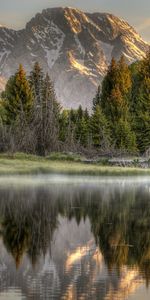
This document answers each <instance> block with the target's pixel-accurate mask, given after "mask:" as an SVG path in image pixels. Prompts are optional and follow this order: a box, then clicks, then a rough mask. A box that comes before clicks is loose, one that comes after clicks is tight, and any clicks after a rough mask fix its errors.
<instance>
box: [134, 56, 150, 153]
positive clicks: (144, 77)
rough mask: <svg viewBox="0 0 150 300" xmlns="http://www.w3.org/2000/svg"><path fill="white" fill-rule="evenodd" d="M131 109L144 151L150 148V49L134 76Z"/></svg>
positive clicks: (140, 146) (138, 140) (139, 145)
mask: <svg viewBox="0 0 150 300" xmlns="http://www.w3.org/2000/svg"><path fill="white" fill-rule="evenodd" d="M131 109H132V114H133V116H134V129H135V132H136V136H137V142H138V147H139V149H140V151H141V152H142V153H143V152H145V151H146V150H148V149H149V148H150V51H149V52H148V53H147V56H146V57H145V59H143V61H142V62H140V63H139V64H138V68H137V73H136V75H135V76H134V77H133V89H132V107H131Z"/></svg>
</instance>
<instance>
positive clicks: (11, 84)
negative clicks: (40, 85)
mask: <svg viewBox="0 0 150 300" xmlns="http://www.w3.org/2000/svg"><path fill="white" fill-rule="evenodd" d="M2 99H3V103H4V108H5V110H6V113H7V121H8V123H11V122H14V121H15V120H16V119H17V118H20V117H21V118H24V119H26V120H28V119H29V117H30V113H31V108H32V106H33V93H32V89H31V87H30V84H29V81H28V79H27V76H26V72H25V70H24V68H23V66H22V65H20V66H19V69H18V71H17V72H16V74H15V75H14V76H12V77H11V78H10V79H9V80H8V82H7V84H6V88H5V91H4V92H3V93H2Z"/></svg>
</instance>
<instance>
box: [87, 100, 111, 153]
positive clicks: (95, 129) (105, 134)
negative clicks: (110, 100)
mask: <svg viewBox="0 0 150 300" xmlns="http://www.w3.org/2000/svg"><path fill="white" fill-rule="evenodd" d="M90 127H91V134H92V140H93V145H94V146H95V147H101V148H102V149H103V150H106V148H107V150H108V148H109V146H110V130H109V124H108V121H107V119H106V117H105V115H104V114H103V112H102V109H101V107H100V106H99V105H97V106H96V107H95V110H94V112H93V114H92V116H91V126H90Z"/></svg>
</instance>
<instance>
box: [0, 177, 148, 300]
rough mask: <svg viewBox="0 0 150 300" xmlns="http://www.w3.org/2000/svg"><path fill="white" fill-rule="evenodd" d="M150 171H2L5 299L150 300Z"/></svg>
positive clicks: (0, 286)
mask: <svg viewBox="0 0 150 300" xmlns="http://www.w3.org/2000/svg"><path fill="white" fill-rule="evenodd" d="M149 282H150V177H126V178H124V177H118V178H117V177H114V178H113V177H102V178H100V177H86V176H85V177H84V176H83V177H81V176H61V175H60V176H58V175H57V176H55V175H51V176H47V175H43V176H29V177H24V176H22V177H19V176H18V177H17V176H16V177H0V300H5V299H7V300H9V299H14V300H19V299H21V300H22V299H37V300H41V299H42V300H43V299H62V300H65V299H66V300H69V299H70V300H76V299H77V300H78V299H79V300H80V299H89V300H91V299H93V300H97V299H98V300H102V299H104V300H122V299H130V300H139V299H143V300H148V299H149V298H150V288H149Z"/></svg>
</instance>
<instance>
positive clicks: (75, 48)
mask: <svg viewBox="0 0 150 300" xmlns="http://www.w3.org/2000/svg"><path fill="white" fill-rule="evenodd" d="M0 49H1V51H0V76H1V77H2V78H3V80H4V78H6V79H7V78H8V77H9V76H10V75H12V74H13V73H14V72H15V71H16V69H17V68H18V65H19V63H22V64H23V65H24V67H25V68H26V70H27V72H29V71H30V70H31V67H32V65H33V64H34V62H35V61H39V63H40V64H41V65H42V67H43V69H44V71H45V72H49V74H50V76H51V77H52V79H53V81H54V84H55V89H56V93H57V97H58V100H59V101H60V102H61V103H62V105H64V107H67V108H70V107H77V106H78V105H79V104H82V105H83V106H84V107H86V106H87V107H89V108H90V107H91V103H92V98H93V96H94V94H95V91H96V88H97V85H98V84H99V83H100V81H101V80H102V78H103V77H104V75H105V73H106V70H107V68H108V64H109V63H110V60H111V58H112V57H115V58H116V59H118V58H119V57H120V56H121V55H122V54H124V56H125V57H126V60H127V62H128V63H131V62H133V61H135V60H139V59H142V58H143V56H144V55H145V52H146V51H147V49H148V44H146V43H145V42H144V41H143V40H142V38H141V37H140V36H139V34H138V33H136V31H135V30H134V29H133V28H132V27H131V26H130V25H129V24H128V23H127V22H125V21H124V20H122V19H119V18H118V17H116V16H114V15H112V14H108V13H99V12H98V13H84V12H82V11H80V10H78V9H75V8H71V7H64V8H63V7H58V8H49V9H44V10H43V11H42V13H38V14H36V15H35V17H34V18H32V19H31V20H30V22H28V23H27V25H26V28H25V29H23V30H19V31H14V30H11V29H7V28H3V27H2V28H1V27H0ZM3 80H1V82H3Z"/></svg>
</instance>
